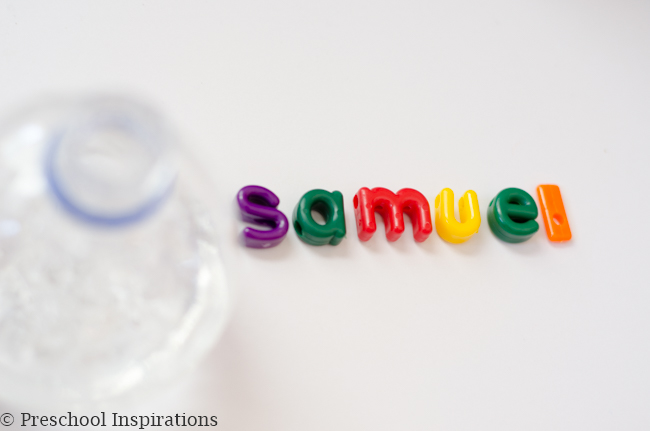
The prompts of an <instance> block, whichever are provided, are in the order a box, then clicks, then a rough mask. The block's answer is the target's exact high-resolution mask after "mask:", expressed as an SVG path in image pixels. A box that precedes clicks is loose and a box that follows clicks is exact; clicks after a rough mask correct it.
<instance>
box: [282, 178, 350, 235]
mask: <svg viewBox="0 0 650 431" xmlns="http://www.w3.org/2000/svg"><path fill="white" fill-rule="evenodd" d="M312 210H313V211H317V212H319V213H320V214H321V215H322V216H323V218H324V219H325V224H324V225H323V224H319V223H316V221H315V220H314V218H313V217H312V215H311V212H312ZM293 227H294V229H295V230H296V234H298V238H300V239H301V240H303V241H304V242H306V243H307V244H311V245H326V244H330V245H338V244H340V243H341V241H343V238H345V214H344V212H343V195H342V194H341V192H337V191H334V192H331V193H330V192H328V191H326V190H311V191H309V192H307V193H305V194H304V195H303V197H302V198H300V201H298V205H296V209H295V210H294V211H293Z"/></svg>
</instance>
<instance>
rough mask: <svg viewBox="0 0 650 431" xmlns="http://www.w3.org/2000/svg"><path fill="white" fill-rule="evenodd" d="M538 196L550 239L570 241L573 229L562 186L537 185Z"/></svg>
mask: <svg viewBox="0 0 650 431" xmlns="http://www.w3.org/2000/svg"><path fill="white" fill-rule="evenodd" d="M537 196H538V197H539V206H540V207H541V210H542V218H543V219H544V226H545V227H546V236H548V239H549V240H551V241H553V242H560V241H569V240H570V239H571V229H570V228H569V220H568V219H567V217H566V212H565V211H564V202H562V195H561V194H560V188H559V187H558V186H555V185H550V184H544V185H541V186H539V187H537Z"/></svg>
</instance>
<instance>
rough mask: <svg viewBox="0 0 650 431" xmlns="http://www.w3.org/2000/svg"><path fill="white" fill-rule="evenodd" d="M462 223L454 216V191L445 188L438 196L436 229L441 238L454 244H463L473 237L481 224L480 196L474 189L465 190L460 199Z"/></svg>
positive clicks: (459, 209)
mask: <svg viewBox="0 0 650 431" xmlns="http://www.w3.org/2000/svg"><path fill="white" fill-rule="evenodd" d="M458 213H459V214H460V223H459V222H458V221H457V220H456V217H455V216H454V192H453V191H452V190H451V189H443V190H442V191H441V192H440V194H439V195H438V196H436V231H437V232H438V235H440V238H442V239H444V240H445V241H447V242H451V243H453V244H461V243H463V242H465V241H467V240H468V239H470V238H471V237H472V235H474V234H475V233H476V232H478V228H479V226H480V225H481V213H480V211H479V208H478V198H477V197H476V193H475V192H474V191H473V190H469V191H467V192H465V194H464V195H463V197H461V198H460V200H459V201H458Z"/></svg>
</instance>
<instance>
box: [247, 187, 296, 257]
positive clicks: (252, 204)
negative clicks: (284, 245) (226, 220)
mask: <svg viewBox="0 0 650 431" xmlns="http://www.w3.org/2000/svg"><path fill="white" fill-rule="evenodd" d="M237 203H238V204H239V209H240V210H241V215H242V219H243V220H244V221H245V222H248V223H256V224H259V225H263V226H269V227H270V228H271V229H270V230H258V229H253V228H251V227H247V228H245V229H244V230H243V231H242V238H243V241H244V245H246V247H250V248H269V247H275V246H276V245H278V244H280V243H281V242H282V240H283V239H284V237H285V236H286V235H287V232H288V231H289V221H288V220H287V217H286V216H285V215H284V214H282V212H281V211H280V210H278V209H277V208H276V207H277V206H278V205H279V204H280V199H279V198H278V197H277V196H276V195H275V194H274V193H273V192H272V191H271V190H269V189H265V188H264V187H260V186H246V187H244V188H242V189H241V190H240V191H239V192H238V193H237Z"/></svg>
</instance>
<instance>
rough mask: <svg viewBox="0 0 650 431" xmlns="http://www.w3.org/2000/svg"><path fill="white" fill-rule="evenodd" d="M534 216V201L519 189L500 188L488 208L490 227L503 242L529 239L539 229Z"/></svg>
mask: <svg viewBox="0 0 650 431" xmlns="http://www.w3.org/2000/svg"><path fill="white" fill-rule="evenodd" d="M536 218H537V205H536V204H535V201H534V200H533V198H532V196H530V195H529V194H528V193H526V192H525V191H523V190H521V189H515V188H510V189H505V190H502V191H501V192H499V194H498V195H497V196H496V197H495V198H494V199H492V202H490V207H489V208H488V224H489V225H490V229H491V230H492V232H493V233H494V234H495V235H496V236H497V237H498V238H499V239H501V240H503V241H505V242H511V243H517V242H524V241H527V240H529V239H530V238H531V237H532V236H533V235H534V234H535V232H537V230H538V229H539V225H538V224H537V222H536V221H535V219H536Z"/></svg>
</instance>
